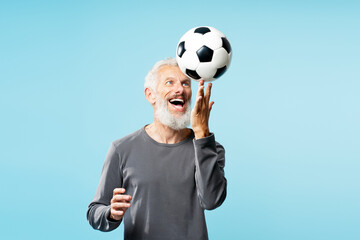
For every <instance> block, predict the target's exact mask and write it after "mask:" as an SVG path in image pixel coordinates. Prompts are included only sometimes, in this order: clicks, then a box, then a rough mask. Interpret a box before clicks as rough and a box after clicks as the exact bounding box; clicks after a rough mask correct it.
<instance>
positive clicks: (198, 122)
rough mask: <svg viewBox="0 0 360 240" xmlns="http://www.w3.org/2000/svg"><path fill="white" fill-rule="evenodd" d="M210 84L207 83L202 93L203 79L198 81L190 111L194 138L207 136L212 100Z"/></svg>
mask: <svg viewBox="0 0 360 240" xmlns="http://www.w3.org/2000/svg"><path fill="white" fill-rule="evenodd" d="M211 87H212V84H211V83H209V84H208V85H207V88H206V92H205V94H204V89H205V86H204V80H201V81H200V82H199V89H198V91H197V94H196V102H195V106H194V108H193V110H192V111H191V127H192V129H193V131H194V134H195V138H196V139H199V138H204V137H207V136H209V117H210V111H211V108H212V106H213V105H214V102H213V101H211V102H210V95H211Z"/></svg>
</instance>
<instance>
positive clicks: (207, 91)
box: [205, 83, 212, 103]
mask: <svg viewBox="0 0 360 240" xmlns="http://www.w3.org/2000/svg"><path fill="white" fill-rule="evenodd" d="M211 87H212V83H209V84H208V85H207V88H206V93H205V101H206V103H208V102H209V100H210V96H211Z"/></svg>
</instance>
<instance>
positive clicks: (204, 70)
mask: <svg viewBox="0 0 360 240" xmlns="http://www.w3.org/2000/svg"><path fill="white" fill-rule="evenodd" d="M231 55H232V50H231V45H230V43H229V41H228V39H227V38H226V36H225V35H224V34H223V33H222V32H220V31H219V30H217V29H216V28H213V27H208V26H202V27H195V28H192V29H190V30H189V31H187V32H186V33H185V34H184V35H183V36H182V37H181V38H180V41H179V43H178V45H177V49H176V60H177V62H178V64H179V67H180V69H181V71H182V72H183V73H185V74H186V75H187V76H188V77H190V78H192V79H194V80H196V81H199V80H201V79H202V80H204V81H205V82H209V81H214V80H216V79H218V78H219V77H220V76H222V75H223V74H224V73H225V72H226V70H227V69H228V68H229V65H230V61H231Z"/></svg>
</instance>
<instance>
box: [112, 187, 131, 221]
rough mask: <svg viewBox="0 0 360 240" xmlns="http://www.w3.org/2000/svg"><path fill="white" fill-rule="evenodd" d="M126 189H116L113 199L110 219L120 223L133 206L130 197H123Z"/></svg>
mask: <svg viewBox="0 0 360 240" xmlns="http://www.w3.org/2000/svg"><path fill="white" fill-rule="evenodd" d="M123 193H125V189H124V188H115V189H114V192H113V197H112V199H111V210H110V219H112V220H115V221H119V220H121V219H122V218H123V216H124V214H125V212H126V210H127V209H128V208H129V207H130V206H131V204H130V200H131V199H132V197H131V196H130V195H123Z"/></svg>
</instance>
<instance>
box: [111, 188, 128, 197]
mask: <svg viewBox="0 0 360 240" xmlns="http://www.w3.org/2000/svg"><path fill="white" fill-rule="evenodd" d="M125 191H126V190H125V188H115V189H114V191H113V195H116V194H123V193H125Z"/></svg>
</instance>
